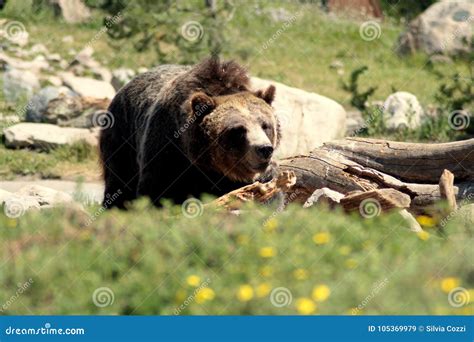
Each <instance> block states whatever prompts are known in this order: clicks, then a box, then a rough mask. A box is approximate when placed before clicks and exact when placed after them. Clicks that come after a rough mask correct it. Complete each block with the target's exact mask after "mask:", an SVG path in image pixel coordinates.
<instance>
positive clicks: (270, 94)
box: [255, 85, 276, 105]
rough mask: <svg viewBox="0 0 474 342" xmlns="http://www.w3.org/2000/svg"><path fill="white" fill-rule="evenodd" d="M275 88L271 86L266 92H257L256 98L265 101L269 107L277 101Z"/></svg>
mask: <svg viewBox="0 0 474 342" xmlns="http://www.w3.org/2000/svg"><path fill="white" fill-rule="evenodd" d="M275 90H276V89H275V86H274V85H271V86H269V87H268V88H267V89H266V90H265V91H263V90H258V91H256V92H255V96H257V97H260V98H261V99H262V100H263V101H265V102H266V103H268V104H269V105H271V104H272V102H273V100H274V99H275Z"/></svg>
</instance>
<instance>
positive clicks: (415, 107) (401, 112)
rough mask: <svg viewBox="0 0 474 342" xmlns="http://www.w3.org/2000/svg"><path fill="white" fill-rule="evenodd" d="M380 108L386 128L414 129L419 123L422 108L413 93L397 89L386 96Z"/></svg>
mask: <svg viewBox="0 0 474 342" xmlns="http://www.w3.org/2000/svg"><path fill="white" fill-rule="evenodd" d="M382 108H383V116H384V120H385V124H386V126H387V128H388V129H391V130H397V129H401V128H409V129H416V128H418V127H419V126H420V125H421V121H422V117H423V113H424V112H423V108H422V107H421V105H420V103H419V102H418V99H417V98H416V96H415V95H413V94H410V93H407V92H404V91H398V92H396V93H394V94H392V95H390V96H389V97H387V99H386V100H385V102H384V104H383V107H382Z"/></svg>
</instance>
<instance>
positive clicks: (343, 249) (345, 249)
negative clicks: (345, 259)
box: [339, 246, 352, 256]
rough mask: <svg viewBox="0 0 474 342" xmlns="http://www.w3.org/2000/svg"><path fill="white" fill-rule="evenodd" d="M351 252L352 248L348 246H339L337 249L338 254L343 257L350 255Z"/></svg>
mask: <svg viewBox="0 0 474 342" xmlns="http://www.w3.org/2000/svg"><path fill="white" fill-rule="evenodd" d="M351 252H352V248H351V247H350V246H341V247H340V248H339V253H341V254H342V255H344V256H347V255H349V254H351Z"/></svg>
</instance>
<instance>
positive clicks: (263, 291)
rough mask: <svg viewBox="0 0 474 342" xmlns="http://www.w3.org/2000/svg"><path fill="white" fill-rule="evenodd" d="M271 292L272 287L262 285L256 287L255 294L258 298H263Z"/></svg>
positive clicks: (265, 284) (266, 284)
mask: <svg viewBox="0 0 474 342" xmlns="http://www.w3.org/2000/svg"><path fill="white" fill-rule="evenodd" d="M271 290H272V287H271V285H270V284H268V283H262V284H260V285H258V286H257V288H256V291H255V292H256V294H257V297H258V298H263V297H266V296H267V295H268V294H269V293H270V291H271Z"/></svg>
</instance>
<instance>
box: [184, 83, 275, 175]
mask: <svg viewBox="0 0 474 342" xmlns="http://www.w3.org/2000/svg"><path fill="white" fill-rule="evenodd" d="M274 96H275V87H274V86H270V87H268V89H266V90H265V91H257V92H250V91H244V92H238V93H235V94H231V95H224V96H215V97H211V96H208V95H206V94H205V93H202V92H198V93H195V94H193V95H191V97H190V99H189V101H188V106H187V116H188V120H189V119H194V120H195V124H194V125H193V129H192V130H191V132H189V133H190V135H188V139H187V140H188V143H187V144H186V145H190V144H191V146H190V149H188V152H189V154H190V157H191V159H192V160H193V161H194V162H195V163H196V164H198V165H199V166H201V167H205V168H211V169H212V170H215V171H218V172H219V173H221V174H223V175H224V176H226V177H227V178H229V179H231V180H233V181H243V182H251V181H254V180H255V179H256V178H258V176H259V175H260V174H262V173H263V172H265V171H267V169H268V168H269V166H270V165H271V163H272V156H273V151H274V150H275V149H276V148H277V147H278V144H279V142H280V125H279V122H278V119H277V117H276V115H275V113H274V110H273V108H272V107H271V103H272V101H273V99H274ZM191 139H193V140H194V143H193V141H191ZM203 164H206V165H203Z"/></svg>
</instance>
